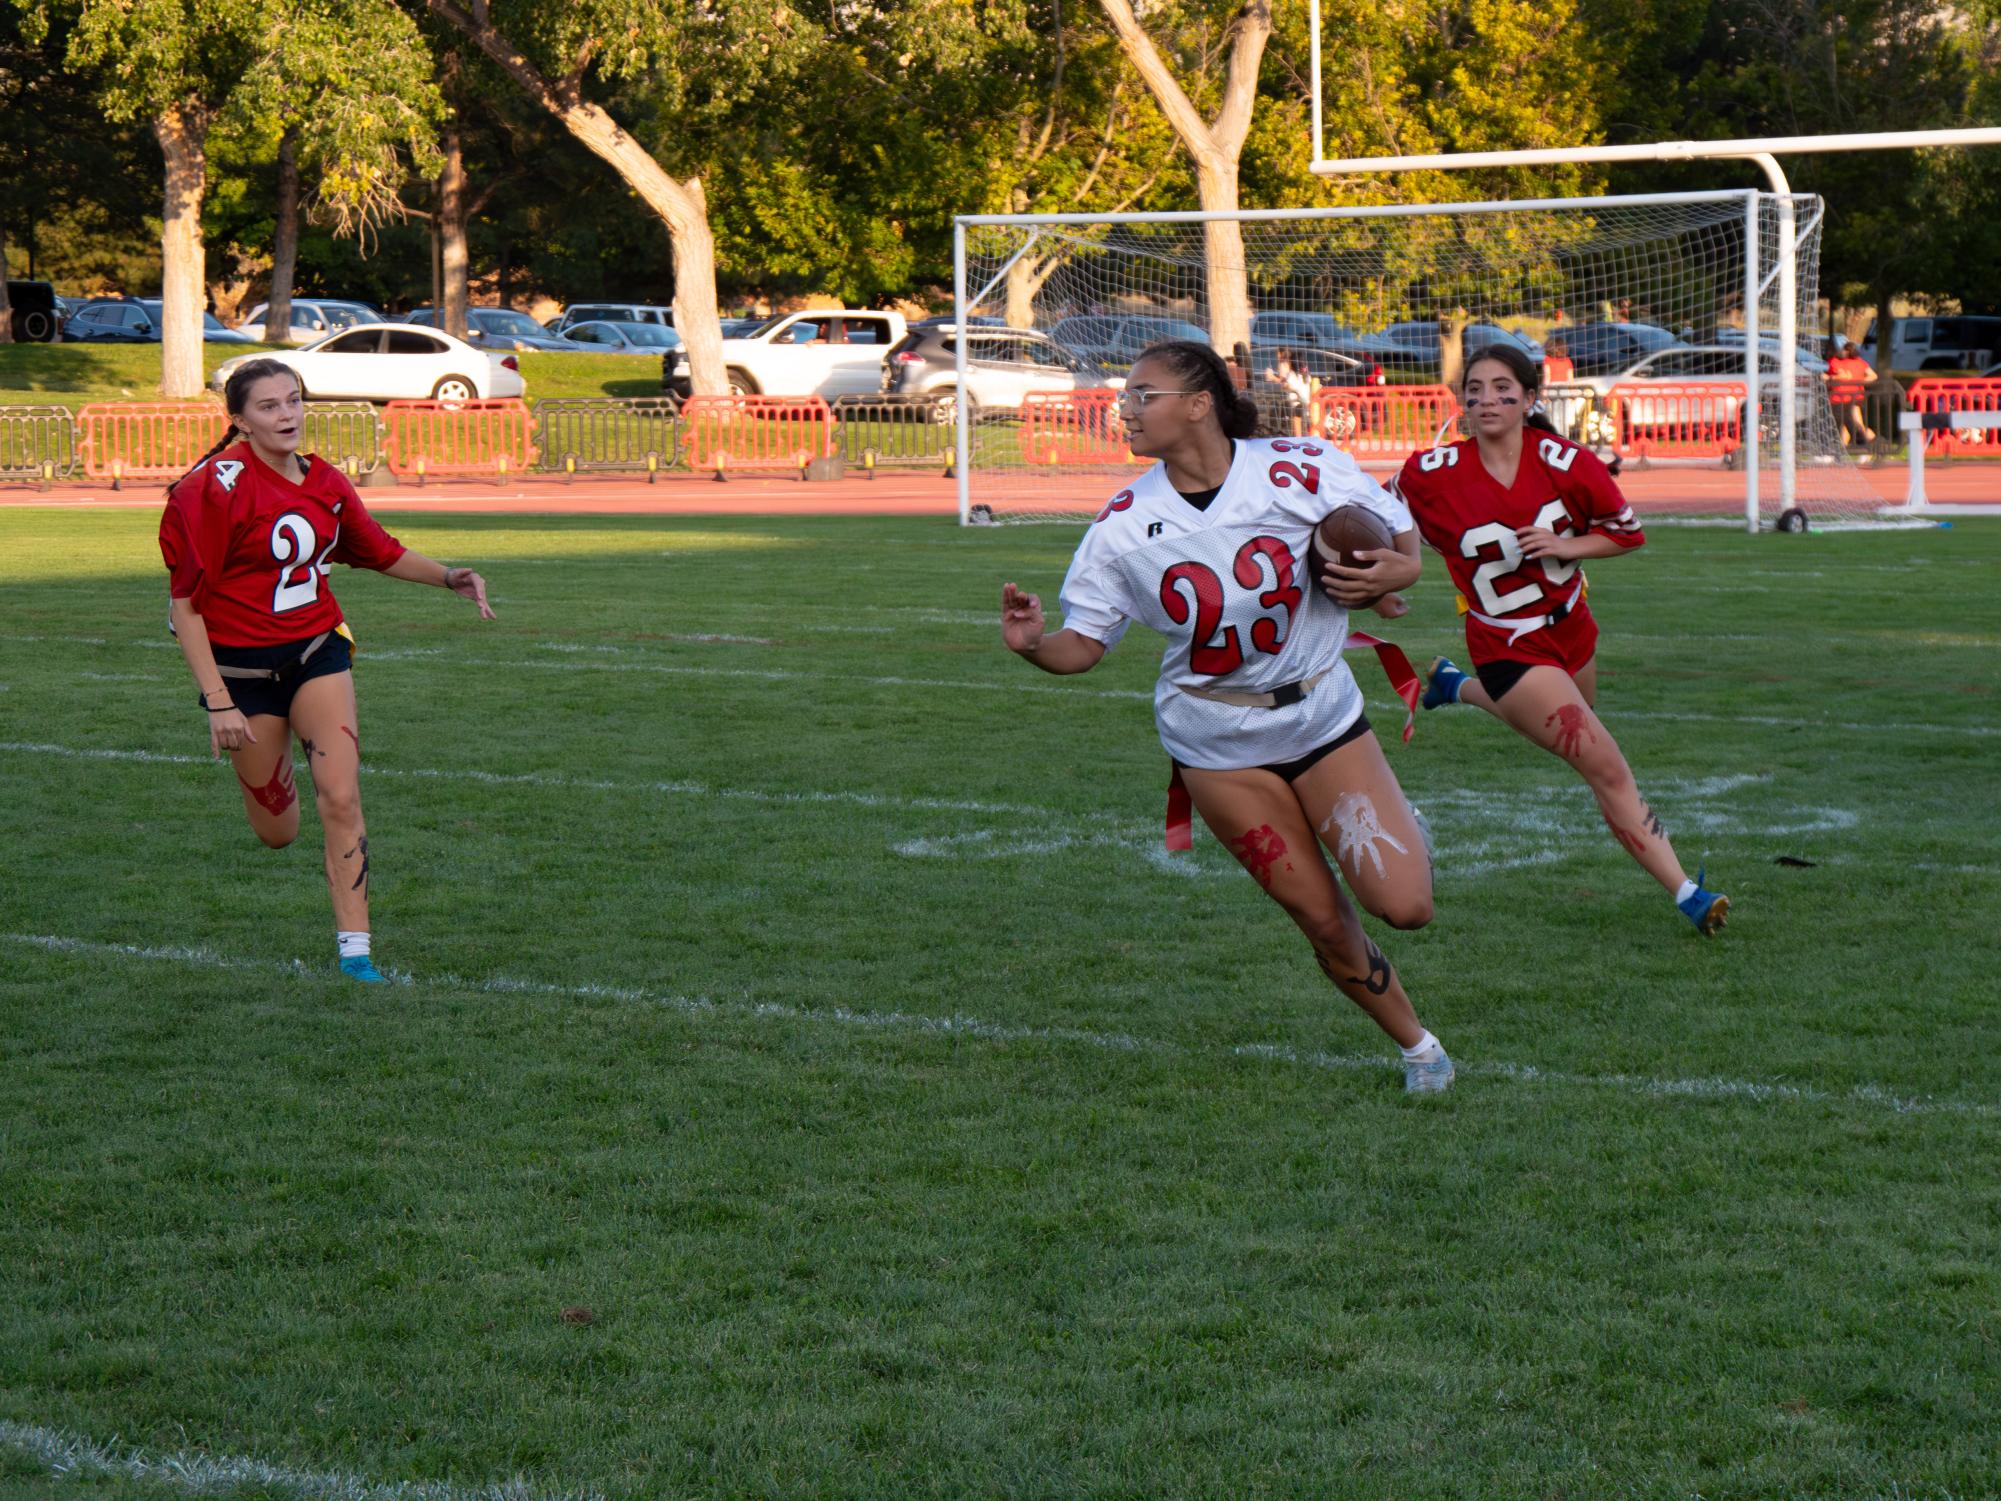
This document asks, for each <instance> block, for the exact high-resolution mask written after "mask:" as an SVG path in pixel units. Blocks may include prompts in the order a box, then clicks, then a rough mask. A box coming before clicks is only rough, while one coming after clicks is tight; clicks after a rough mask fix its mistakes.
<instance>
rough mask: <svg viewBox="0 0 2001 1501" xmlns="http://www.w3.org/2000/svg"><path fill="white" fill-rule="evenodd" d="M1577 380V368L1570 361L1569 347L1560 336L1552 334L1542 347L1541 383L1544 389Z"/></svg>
mask: <svg viewBox="0 0 2001 1501" xmlns="http://www.w3.org/2000/svg"><path fill="white" fill-rule="evenodd" d="M1575 379H1577V367H1576V366H1575V365H1574V364H1572V363H1571V360H1570V346H1569V345H1568V344H1566V343H1565V342H1564V341H1563V335H1562V334H1553V335H1551V337H1550V341H1549V342H1548V343H1547V344H1545V345H1543V347H1542V383H1543V385H1544V386H1545V387H1548V386H1553V385H1556V384H1558V383H1560V382H1562V381H1567V380H1575Z"/></svg>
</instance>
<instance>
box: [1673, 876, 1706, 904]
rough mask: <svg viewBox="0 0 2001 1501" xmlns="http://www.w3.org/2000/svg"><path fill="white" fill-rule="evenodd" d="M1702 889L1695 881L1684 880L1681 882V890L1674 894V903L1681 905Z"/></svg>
mask: <svg viewBox="0 0 2001 1501" xmlns="http://www.w3.org/2000/svg"><path fill="white" fill-rule="evenodd" d="M1700 889H1701V888H1699V887H1698V886H1697V885H1696V884H1695V882H1693V881H1683V882H1682V883H1681V890H1679V891H1677V892H1676V893H1675V894H1674V904H1675V905H1676V906H1677V907H1679V906H1680V905H1681V904H1682V903H1683V902H1685V901H1687V900H1688V899H1689V898H1690V897H1692V896H1694V895H1695V893H1696V892H1697V891H1698V890H1700Z"/></svg>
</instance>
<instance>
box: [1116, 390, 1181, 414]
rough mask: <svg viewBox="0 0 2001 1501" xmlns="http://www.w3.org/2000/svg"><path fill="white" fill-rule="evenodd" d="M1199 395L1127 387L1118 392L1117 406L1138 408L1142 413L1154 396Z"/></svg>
mask: <svg viewBox="0 0 2001 1501" xmlns="http://www.w3.org/2000/svg"><path fill="white" fill-rule="evenodd" d="M1200 394H1201V393H1200V392H1197V391H1156V390H1153V389H1152V388H1151V387H1149V386H1141V387H1139V388H1138V389H1134V388H1133V387H1131V386H1128V387H1126V389H1125V390H1123V391H1121V392H1119V399H1118V404H1119V405H1120V406H1122V407H1128V406H1131V407H1138V408H1139V409H1140V410H1141V411H1142V412H1144V411H1145V410H1146V404H1147V403H1148V402H1149V401H1152V400H1153V399H1154V397H1156V396H1196V395H1200Z"/></svg>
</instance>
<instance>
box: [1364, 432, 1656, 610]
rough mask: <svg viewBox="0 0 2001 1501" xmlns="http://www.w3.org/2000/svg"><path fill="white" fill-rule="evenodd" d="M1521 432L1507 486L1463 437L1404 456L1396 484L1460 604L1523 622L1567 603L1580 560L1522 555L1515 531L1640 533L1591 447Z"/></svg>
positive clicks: (1629, 542)
mask: <svg viewBox="0 0 2001 1501" xmlns="http://www.w3.org/2000/svg"><path fill="white" fill-rule="evenodd" d="M1522 439H1523V441H1522V460H1521V465H1520V467H1519V468H1518V469H1517V470H1516V471H1515V482H1514V484H1512V485H1510V486H1509V487H1508V488H1506V489H1503V488H1502V487H1501V483H1500V481H1499V480H1497V479H1495V478H1494V477H1493V475H1491V474H1489V473H1488V472H1487V470H1486V466H1485V465H1483V464H1482V463H1481V462H1480V451H1479V448H1478V446H1477V445H1476V444H1475V442H1474V440H1473V439H1471V438H1466V439H1463V440H1462V441H1460V442H1458V443H1449V444H1446V445H1445V446H1443V447H1440V448H1434V449H1432V450H1431V451H1430V452H1428V453H1414V454H1412V455H1411V456H1410V458H1409V459H1407V460H1405V462H1404V466H1403V471H1402V472H1401V473H1400V474H1398V475H1397V482H1396V487H1395V488H1396V491H1397V493H1398V494H1399V495H1401V496H1402V497H1403V499H1404V504H1406V505H1408V506H1409V507H1410V512H1411V515H1412V517H1414V518H1415V519H1416V521H1417V529H1418V533H1419V535H1421V536H1422V537H1423V538H1424V540H1425V541H1426V542H1427V543H1428V544H1429V545H1430V546H1432V547H1434V548H1436V549H1437V550H1438V552H1439V553H1440V554H1441V555H1442V556H1443V557H1444V559H1445V566H1446V568H1447V569H1448V570H1449V571H1450V572H1451V574H1452V582H1453V583H1454V584H1456V585H1458V587H1459V593H1460V595H1461V596H1462V597H1463V598H1464V599H1465V600H1466V602H1467V603H1468V604H1469V605H1471V607H1472V608H1473V609H1474V610H1477V611H1478V612H1479V613H1481V614H1482V615H1492V616H1495V617H1497V618H1519V619H1525V620H1526V619H1533V618H1534V617H1536V616H1538V615H1546V614H1548V613H1549V612H1550V611H1552V610H1554V609H1555V608H1556V607H1557V606H1558V605H1561V604H1567V603H1569V602H1570V600H1571V598H1572V596H1573V595H1575V594H1576V593H1577V587H1578V584H1577V573H1578V567H1579V565H1578V564H1576V563H1568V562H1558V561H1557V560H1555V559H1553V558H1524V557H1523V556H1522V551H1521V547H1520V544H1518V543H1517V542H1516V540H1515V531H1516V529H1517V528H1519V527H1525V526H1540V527H1546V528H1548V529H1549V530H1550V531H1553V532H1555V533H1556V534H1557V535H1558V536H1568V537H1577V536H1583V535H1584V534H1585V533H1587V532H1599V533H1602V534H1603V535H1605V536H1607V537H1610V538H1611V539H1612V540H1613V541H1614V542H1616V543H1618V544H1619V545H1620V546H1621V547H1638V546H1639V545H1640V544H1641V543H1642V542H1644V541H1645V540H1646V537H1645V535H1644V534H1643V533H1642V532H1641V530H1640V522H1639V518H1638V517H1636V516H1634V514H1633V508H1632V507H1631V506H1629V505H1627V504H1626V498H1625V496H1623V495H1621V494H1620V493H1619V486H1618V483H1617V482H1616V481H1615V480H1614V479H1613V478H1612V474H1611V471H1610V470H1608V469H1607V468H1606V467H1605V465H1604V462H1603V461H1602V460H1600V459H1599V457H1598V456H1597V455H1596V454H1594V453H1592V452H1591V450H1589V449H1588V448H1580V447H1578V445H1577V444H1575V443H1572V442H1571V441H1570V440H1569V439H1568V438H1559V437H1557V436H1556V435H1555V434H1553V433H1545V432H1542V431H1540V430H1539V429H1537V428H1529V429H1528V430H1527V431H1525V432H1524V433H1523V435H1522Z"/></svg>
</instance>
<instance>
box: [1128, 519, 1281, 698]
mask: <svg viewBox="0 0 2001 1501" xmlns="http://www.w3.org/2000/svg"><path fill="white" fill-rule="evenodd" d="M1296 571H1297V563H1296V561H1295V559H1294V558H1293V556H1292V549H1291V548H1289V547H1287V546H1286V545H1285V543H1284V541H1283V540H1281V539H1280V538H1277V537H1253V538H1251V540H1250V541H1248V542H1246V543H1245V544H1244V545H1243V546H1242V547H1240V548H1238V549H1237V556H1236V558H1235V560H1234V561H1233V562H1232V564H1231V568H1230V575H1231V578H1232V579H1233V580H1234V581H1235V583H1236V584H1238V585H1239V586H1240V587H1239V588H1238V589H1237V590H1234V591H1232V590H1228V589H1227V588H1226V586H1225V584H1224V581H1223V580H1222V579H1220V578H1218V577H1217V576H1216V571H1215V570H1214V569H1213V568H1210V567H1209V566H1208V565H1207V564H1206V563H1197V562H1194V561H1193V560H1187V561H1183V562H1180V563H1174V564H1171V565H1169V567H1168V569H1167V571H1166V572H1164V573H1163V574H1161V576H1160V605H1161V608H1162V609H1164V610H1165V611H1167V618H1168V619H1170V620H1172V621H1173V622H1174V623H1175V624H1176V625H1186V624H1188V619H1189V616H1190V614H1191V613H1192V614H1193V616H1194V618H1195V625H1194V630H1193V640H1192V642H1191V644H1190V646H1189V649H1188V666H1189V668H1190V669H1191V670H1192V671H1195V672H1199V673H1201V674H1202V675H1203V676H1204V677H1221V676H1222V675H1223V674H1224V673H1227V672H1235V671H1236V670H1237V669H1238V668H1239V667H1241V666H1243V665H1244V637H1245V635H1246V634H1248V635H1249V637H1250V643H1251V647H1252V649H1253V650H1255V651H1260V652H1263V653H1264V654H1265V655H1267V656H1274V657H1275V656H1277V655H1278V654H1279V652H1280V650H1281V649H1282V648H1283V647H1284V645H1285V638H1286V634H1287V632H1288V631H1290V630H1291V628H1292V621H1293V617H1294V615H1295V614H1296V613H1297V611H1298V610H1299V606H1300V603H1301V601H1302V599H1303V598H1304V591H1303V590H1301V589H1300V588H1299V586H1298V585H1297V584H1295V583H1294V582H1293V577H1294V574H1295V572H1296ZM1267 575H1269V579H1270V583H1271V587H1270V588H1268V589H1267V588H1264V587H1263V585H1264V584H1265V582H1266V579H1267ZM1253 601H1255V607H1254V608H1253V606H1252V602H1253ZM1274 611H1275V612H1277V613H1275V614H1274V613H1269V612H1274ZM1225 616H1229V617H1231V619H1230V622H1229V623H1227V624H1226V623H1225ZM1246 617H1248V618H1246Z"/></svg>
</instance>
